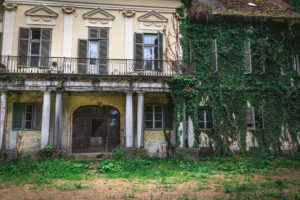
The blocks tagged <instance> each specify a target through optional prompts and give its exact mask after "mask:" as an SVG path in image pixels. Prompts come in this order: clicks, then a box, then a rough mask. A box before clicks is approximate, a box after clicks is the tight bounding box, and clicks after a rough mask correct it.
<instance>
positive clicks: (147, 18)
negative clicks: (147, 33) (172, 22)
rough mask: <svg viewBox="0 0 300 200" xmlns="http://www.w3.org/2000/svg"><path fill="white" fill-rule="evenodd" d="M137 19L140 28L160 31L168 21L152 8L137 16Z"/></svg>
mask: <svg viewBox="0 0 300 200" xmlns="http://www.w3.org/2000/svg"><path fill="white" fill-rule="evenodd" d="M138 21H139V22H140V28H141V29H144V30H156V31H161V30H163V27H164V25H165V24H166V23H167V22H168V19H167V18H166V17H164V16H162V15H161V14H159V13H158V12H155V11H154V10H152V11H150V12H147V13H146V14H144V15H142V16H140V17H138Z"/></svg>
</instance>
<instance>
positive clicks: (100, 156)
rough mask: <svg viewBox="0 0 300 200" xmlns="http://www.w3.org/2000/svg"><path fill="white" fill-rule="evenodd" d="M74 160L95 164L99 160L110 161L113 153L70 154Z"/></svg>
mask: <svg viewBox="0 0 300 200" xmlns="http://www.w3.org/2000/svg"><path fill="white" fill-rule="evenodd" d="M70 156H72V157H73V158H74V159H75V160H89V161H91V162H97V161H101V160H106V159H110V158H112V156H113V153H73V154H70Z"/></svg>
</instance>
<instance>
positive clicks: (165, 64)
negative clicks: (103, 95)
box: [0, 56, 181, 76]
mask: <svg viewBox="0 0 300 200" xmlns="http://www.w3.org/2000/svg"><path fill="white" fill-rule="evenodd" d="M180 68H181V62H180V61H167V60H129V59H93V58H64V57H49V58H48V57H35V56H31V57H19V56H2V57H1V61H0V72H2V73H28V74H84V75H86V74H93V75H127V76H128V75H130V76H131V75H132V76H174V75H179V74H180V73H181V72H180V71H181V70H180Z"/></svg>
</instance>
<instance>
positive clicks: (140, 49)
mask: <svg viewBox="0 0 300 200" xmlns="http://www.w3.org/2000/svg"><path fill="white" fill-rule="evenodd" d="M134 43H135V51H134V59H135V69H139V70H141V69H143V62H142V60H143V59H144V35H143V34H142V33H135V34H134Z"/></svg>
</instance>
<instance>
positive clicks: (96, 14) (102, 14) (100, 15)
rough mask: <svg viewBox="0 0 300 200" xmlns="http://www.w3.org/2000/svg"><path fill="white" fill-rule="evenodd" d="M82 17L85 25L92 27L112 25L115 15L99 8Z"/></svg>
mask: <svg viewBox="0 0 300 200" xmlns="http://www.w3.org/2000/svg"><path fill="white" fill-rule="evenodd" d="M82 17H83V19H85V25H86V26H94V27H112V21H113V20H114V19H115V16H113V15H112V14H110V13H108V12H106V11H105V10H103V9H101V8H96V9H94V10H91V11H89V12H87V13H85V14H84V15H83V16H82Z"/></svg>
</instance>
